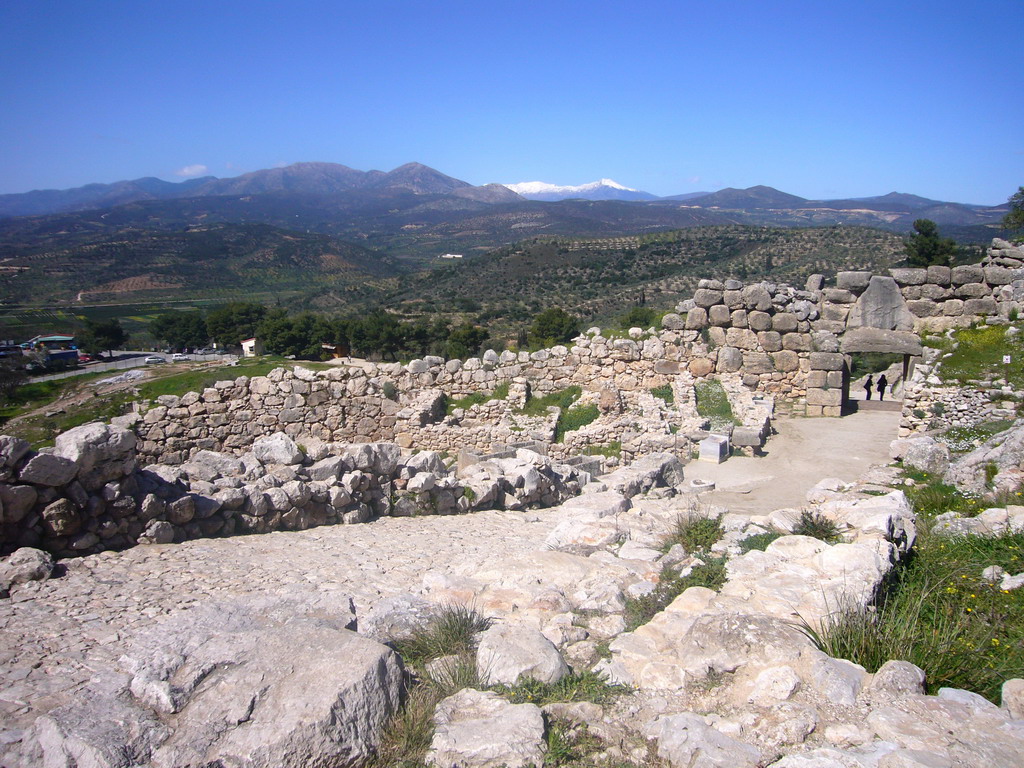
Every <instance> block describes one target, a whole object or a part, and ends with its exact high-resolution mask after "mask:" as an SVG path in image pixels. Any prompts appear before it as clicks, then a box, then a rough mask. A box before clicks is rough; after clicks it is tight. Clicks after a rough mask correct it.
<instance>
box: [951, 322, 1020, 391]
mask: <svg viewBox="0 0 1024 768" xmlns="http://www.w3.org/2000/svg"><path fill="white" fill-rule="evenodd" d="M1016 327H1018V328H1020V326H1019V325H1018V326H1016ZM1006 328H1007V326H1003V325H982V326H979V327H977V328H965V329H963V330H960V331H957V332H956V334H955V338H956V342H957V347H956V349H955V350H953V353H952V354H951V355H950V356H949V357H947V358H945V359H943V361H942V364H941V365H940V366H939V367H938V370H937V373H938V376H939V378H940V379H942V381H943V382H944V383H947V384H966V383H967V382H968V381H970V380H976V379H983V378H989V377H995V378H1001V377H1002V378H1006V377H1007V376H1008V380H1009V382H1010V383H1011V384H1012V385H1013V386H1014V388H1015V389H1020V388H1021V387H1024V369H1022V367H1021V365H1020V362H1021V360H1022V359H1024V357H1022V356H1024V338H1022V336H1024V334H1017V336H1016V337H1015V338H1007V336H1006ZM1003 355H1010V356H1011V357H1012V358H1013V361H1014V362H1013V364H1012V365H1009V366H1004V365H1003Z"/></svg>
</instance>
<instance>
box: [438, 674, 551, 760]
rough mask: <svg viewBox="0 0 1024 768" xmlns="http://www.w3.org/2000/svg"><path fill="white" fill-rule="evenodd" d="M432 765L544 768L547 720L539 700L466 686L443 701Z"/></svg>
mask: <svg viewBox="0 0 1024 768" xmlns="http://www.w3.org/2000/svg"><path fill="white" fill-rule="evenodd" d="M434 725H435V730H434V737H433V740H432V741H431V744H430V751H429V752H428V753H427V764H428V765H434V766H438V768H501V767H502V766H505V767H506V768H525V766H534V767H535V768H541V766H542V765H543V764H544V751H545V744H544V718H543V715H542V714H541V711H540V708H539V707H537V706H536V705H534V704H510V703H509V702H507V701H506V700H504V699H502V698H501V697H500V696H498V694H496V693H492V692H490V691H477V690H474V689H473V688H464V689H463V690H461V691H459V692H458V693H456V694H455V695H453V696H449V697H448V698H447V699H444V700H443V701H441V702H440V703H439V704H438V705H437V709H436V711H435V712H434Z"/></svg>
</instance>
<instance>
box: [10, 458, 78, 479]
mask: <svg viewBox="0 0 1024 768" xmlns="http://www.w3.org/2000/svg"><path fill="white" fill-rule="evenodd" d="M77 473H78V465H77V464H75V462H73V461H71V460H70V459H65V458H64V457H62V456H55V455H53V454H49V453H37V454H36V455H35V456H33V457H32V458H31V459H29V461H28V463H27V464H26V465H25V466H24V467H22V469H21V472H20V473H19V477H20V479H21V481H22V482H23V483H33V484H34V485H49V486H54V485H65V484H67V483H69V482H71V480H72V478H74V476H75V475H76V474H77Z"/></svg>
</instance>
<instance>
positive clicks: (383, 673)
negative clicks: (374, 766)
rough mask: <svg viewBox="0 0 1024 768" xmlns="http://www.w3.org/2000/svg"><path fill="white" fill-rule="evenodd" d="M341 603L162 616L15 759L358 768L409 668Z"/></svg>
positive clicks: (261, 605) (219, 608)
mask: <svg viewBox="0 0 1024 768" xmlns="http://www.w3.org/2000/svg"><path fill="white" fill-rule="evenodd" d="M346 603H348V601H347V600H345V599H338V600H335V601H333V602H330V601H327V602H324V603H319V604H318V603H312V604H305V605H302V604H300V605H295V604H294V603H292V602H291V601H289V600H281V599H274V598H257V599H245V600H241V601H234V602H226V603H221V604H212V605H208V606H204V607H203V608H199V609H196V610H193V611H189V612H186V613H183V614H179V615H177V616H173V617H170V618H168V619H166V620H165V621H162V622H160V623H159V624H157V625H156V626H154V627H152V628H150V629H148V630H146V631H144V632H142V633H141V634H140V635H139V636H138V637H135V638H133V639H132V640H131V641H130V642H129V643H128V650H127V652H126V654H125V655H124V656H122V657H121V659H120V660H119V669H116V670H114V669H105V670H102V671H100V672H99V674H98V675H97V677H95V678H94V679H93V680H92V681H91V682H90V684H89V686H88V688H87V689H86V691H84V692H82V694H81V695H79V696H77V697H75V699H74V700H73V701H71V702H70V703H69V704H67V705H65V706H63V707H59V708H57V709H55V710H53V711H52V712H50V713H48V714H47V715H44V716H43V717H41V718H39V720H37V721H36V724H35V726H34V727H33V729H32V731H31V733H30V734H29V736H28V738H27V739H26V743H25V744H24V745H23V755H24V757H25V758H26V761H33V760H35V759H40V760H41V761H42V764H44V765H95V766H97V768H101V767H103V766H110V767H111V768H114V767H115V766H116V767H117V768H130V767H131V766H142V765H145V766H147V767H148V766H153V767H154V768H178V767H179V766H182V767H183V766H195V765H231V766H237V767H238V768H278V767H280V768H302V767H304V766H309V765H337V766H348V765H356V764H360V763H361V762H362V761H364V760H366V759H367V758H368V757H369V755H370V754H371V753H372V752H373V750H374V749H375V747H376V745H377V744H378V742H379V738H380V733H381V730H382V728H383V726H384V724H385V723H386V722H387V720H388V719H389V718H390V717H391V715H392V714H393V713H394V712H395V711H396V710H397V709H398V705H399V702H400V700H401V692H402V676H403V669H402V663H401V660H400V659H399V658H398V656H397V654H396V653H395V652H394V651H392V650H391V649H390V648H387V647H386V646H384V645H381V644H380V643H377V642H375V641H373V640H369V639H367V638H364V637H361V636H359V635H357V634H356V633H355V632H352V631H349V630H348V629H347V628H346V627H351V626H354V624H355V621H354V618H355V617H354V615H353V613H352V611H351V609H350V607H349V606H347V605H346ZM307 610H308V611H309V612H308V613H306V612H305V611H307ZM341 660H343V663H339V662H340V661H341ZM86 757H87V758H88V759H85V758H86ZM83 760H84V762H83Z"/></svg>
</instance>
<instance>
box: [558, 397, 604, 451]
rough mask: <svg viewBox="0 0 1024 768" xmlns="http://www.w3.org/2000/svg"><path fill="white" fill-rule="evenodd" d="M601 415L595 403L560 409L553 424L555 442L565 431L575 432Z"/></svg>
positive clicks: (563, 436)
mask: <svg viewBox="0 0 1024 768" xmlns="http://www.w3.org/2000/svg"><path fill="white" fill-rule="evenodd" d="M600 415H601V412H600V411H599V410H598V407H597V406H596V405H593V404H591V405H574V406H572V407H571V408H567V409H566V410H564V411H562V413H561V414H560V415H559V417H558V422H557V423H556V424H555V442H556V443H560V442H562V440H563V439H564V438H565V433H566V432H575V431H576V430H577V429H579V428H580V427H585V426H587V424H591V423H593V422H594V421H596V420H597V417H598V416H600Z"/></svg>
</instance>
